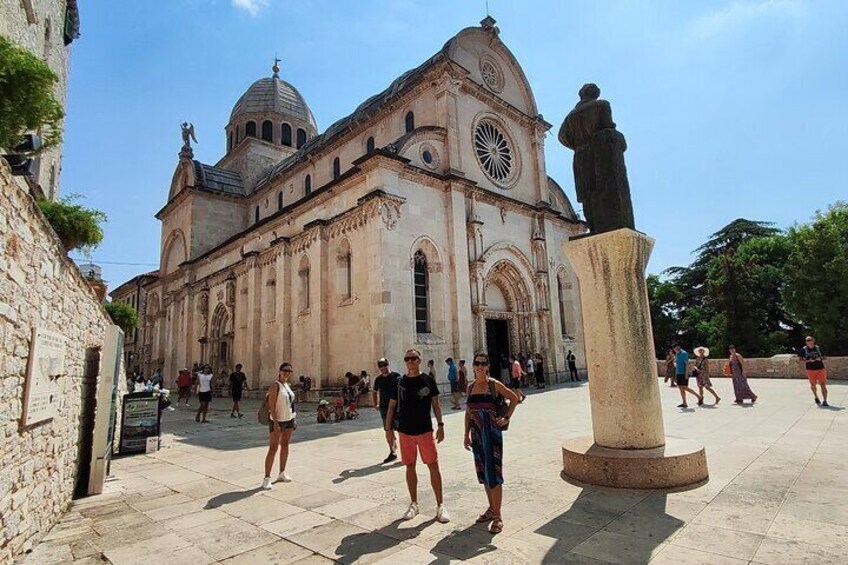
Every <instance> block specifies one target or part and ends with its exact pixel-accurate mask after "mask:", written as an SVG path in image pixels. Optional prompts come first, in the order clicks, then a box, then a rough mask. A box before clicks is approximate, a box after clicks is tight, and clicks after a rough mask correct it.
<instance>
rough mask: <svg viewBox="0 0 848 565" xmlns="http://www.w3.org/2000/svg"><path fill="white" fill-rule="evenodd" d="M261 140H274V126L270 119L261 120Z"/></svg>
mask: <svg viewBox="0 0 848 565" xmlns="http://www.w3.org/2000/svg"><path fill="white" fill-rule="evenodd" d="M262 140H263V141H270V142H273V141H274V126H273V124H271V120H265V121H264V122H262Z"/></svg>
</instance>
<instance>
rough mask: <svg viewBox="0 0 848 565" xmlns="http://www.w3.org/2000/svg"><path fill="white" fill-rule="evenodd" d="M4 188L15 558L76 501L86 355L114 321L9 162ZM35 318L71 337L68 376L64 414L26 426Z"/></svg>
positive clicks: (1, 462)
mask: <svg viewBox="0 0 848 565" xmlns="http://www.w3.org/2000/svg"><path fill="white" fill-rule="evenodd" d="M0 193H2V194H3V202H2V204H0V367H2V373H0V427H2V431H0V528H1V529H2V533H1V534H0V563H9V562H11V560H13V559H15V558H16V557H17V556H19V555H20V554H21V553H23V552H25V551H27V550H28V549H29V548H30V547H31V546H32V545H33V544H34V543H35V542H37V541H38V539H39V538H40V536H42V535H44V534H45V533H46V532H47V531H48V530H49V529H50V527H52V526H53V525H54V524H55V523H56V522H57V521H58V519H59V518H60V516H61V515H62V513H63V512H64V511H65V509H66V508H67V507H68V506H69V504H70V502H71V498H72V497H73V494H74V486H75V481H76V477H77V472H78V469H77V467H78V461H79V454H78V451H79V435H80V431H79V430H80V420H81V418H80V417H81V411H82V405H83V401H84V400H83V394H84V391H83V386H82V383H83V374H84V368H85V359H86V353H87V351H88V350H90V349H92V348H99V347H101V346H102V344H103V339H104V335H105V329H106V326H107V324H108V323H109V319H108V315H107V314H106V312H105V311H104V310H103V308H102V306H101V305H100V303H99V302H98V301H97V299H96V298H95V296H94V292H93V291H92V290H91V289H90V288H89V286H88V284H87V283H86V282H85V280H84V279H83V278H82V276H81V275H80V273H79V271H78V270H77V268H76V267H75V266H74V264H73V263H72V262H71V261H70V260H69V259H68V258H67V255H66V253H65V251H64V249H63V248H62V246H61V243H60V242H59V240H58V238H57V237H56V235H55V234H54V233H53V230H52V229H51V228H50V226H49V224H48V223H47V221H46V220H45V218H44V216H42V214H41V212H40V211H39V210H38V207H37V206H36V204H35V202H34V200H33V199H32V198H31V197H30V195H29V194H28V192H27V190H26V187H25V186H24V185H23V183H21V182H20V181H19V179H17V178H13V177H11V176H10V175H9V168H8V166H7V165H6V163H5V161H2V160H0ZM35 325H38V326H40V327H43V328H45V329H48V330H52V331H57V332H61V333H62V334H64V335H65V336H66V337H67V340H68V341H67V349H66V358H65V365H66V370H67V374H66V375H65V376H63V377H60V378H59V387H60V390H61V399H60V402H59V409H58V410H59V412H58V416H57V417H56V418H55V419H53V420H52V421H48V422H46V423H41V424H37V425H35V426H31V427H29V428H23V427H22V426H21V417H22V410H23V397H24V383H25V376H26V367H27V358H28V355H29V350H30V341H31V332H32V327H33V326H35ZM120 383H121V384H123V383H124V378H123V376H121V378H120ZM125 386H126V385H124V387H125ZM118 421H120V419H119V420H118Z"/></svg>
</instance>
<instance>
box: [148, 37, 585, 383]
mask: <svg viewBox="0 0 848 565" xmlns="http://www.w3.org/2000/svg"><path fill="white" fill-rule="evenodd" d="M274 80H279V79H278V77H275V78H274ZM274 84H276V83H274ZM251 88H254V87H251ZM281 88H282V87H281ZM287 88H289V89H291V90H293V87H291V86H290V85H288V86H287ZM245 96H247V97H248V98H249V92H248V93H246V95H245ZM243 100H245V97H242V100H240V102H239V105H237V109H238V108H240V107H242V106H244V103H243ZM304 104H305V102H304ZM252 108H253V111H254V113H256V115H259V114H258V113H257V112H259V113H261V112H265V114H262V115H271V114H269V113H273V112H275V111H276V110H275V109H274V108H270V107H269V108H268V109H264V110H263V109H262V108H258V109H257V108H256V107H255V106H254V107H252ZM275 108H276V107H275ZM260 111H261V112H260ZM299 112H300V114H301V115H311V112H309V110H308V108H306V109H301V110H299ZM236 113H237V112H236V110H234V115H235V114H236ZM251 115H253V114H251ZM481 117H483V118H484V119H485V123H487V124H494V126H493V127H496V129H497V135H495V134H494V133H493V131H494V130H491V129H490V130H488V131H487V132H486V135H488V137H486V138H485V140H484V141H485V142H486V143H489V144H495V145H497V144H498V143H499V140H500V139H501V138H500V137H498V135H502V136H503V139H508V140H509V144H510V145H509V152H508V153H503V152H502V153H501V154H500V155H499V159H500V161H499V162H498V163H497V164H495V165H491V166H487V165H489V164H490V160H489V158H488V157H486V156H485V155H483V156H481V155H480V153H479V151H478V149H479V146H481V143H478V142H475V128H476V127H477V125H478V124H479V123H480V121H481V119H483V118H481ZM244 119H246V118H244V117H240V118H239V120H241V121H239V122H238V123H236V122H233V121H232V120H231V123H230V125H229V126H228V128H227V132H228V134H229V133H231V132H237V131H238V128H239V127H240V124H242V122H243V121H244ZM275 119H276V118H275ZM285 119H288V118H286V117H285V116H281V117H279V120H285ZM279 120H278V121H279ZM276 123H277V122H275V124H276ZM274 127H278V126H277V125H275V126H274ZM549 128H550V124H548V123H547V122H545V121H544V120H543V119H542V117H541V115H540V114H539V112H538V109H537V108H536V104H535V100H534V98H533V93H532V91H531V89H530V86H529V84H528V83H527V80H526V78H525V76H524V73H523V72H522V70H521V68H520V66H519V65H518V63H517V62H516V60H515V58H514V57H513V55H512V54H511V53H510V51H509V50H508V49H507V48H506V46H505V45H504V44H503V43H502V42H501V41H500V38H499V37H498V34H497V28H495V27H493V26H485V25H484V26H481V27H470V28H466V29H465V30H462V31H461V32H460V33H459V34H457V35H456V36H454V37H453V38H452V39H451V40H450V41H448V43H447V44H446V45H445V47H444V48H443V49H442V50H441V51H440V52H439V53H438V54H437V55H436V56H434V57H433V58H431V59H429V60H428V61H427V62H425V63H424V64H422V65H421V66H420V67H418V68H416V69H414V70H413V71H411V72H410V73H406V74H405V75H404V76H403V78H402V79H399V80H397V81H395V82H394V83H392V85H391V86H390V87H389V88H388V89H386V90H385V91H384V92H382V93H380V94H378V95H376V96H374V97H372V98H369V100H368V101H366V102H365V103H363V104H362V105H360V107H359V108H358V109H357V111H356V112H355V113H354V114H353V115H351V116H349V117H347V118H343V119H342V120H340V121H339V122H337V123H336V124H333V125H332V126H331V127H330V128H329V129H328V130H327V131H325V132H324V133H322V134H321V135H318V136H317V137H315V138H311V137H310V139H309V141H307V143H306V144H304V145H303V147H302V148H301V149H300V150H298V151H296V152H294V153H290V152H284V154H283V153H281V154H280V156H279V159H278V161H277V162H276V164H275V165H273V166H272V167H270V168H268V169H265V170H264V172H263V173H262V174H258V173H257V171H255V170H243V169H241V168H239V167H241V166H242V165H244V164H245V163H247V164H248V165H249V166H255V163H257V162H258V161H256V160H251V158H249V157H250V154H251V153H250V152H251V151H253V150H254V149H251V148H252V147H254V146H255V150H256V151H265V153H263V154H270V153H268V152H270V151H272V150H277V149H279V148H275V147H272V146H271V145H273V144H270V143H268V142H264V141H263V140H260V139H252V138H249V139H243V140H241V141H240V142H239V141H236V142H235V147H233V148H232V149H228V155H226V156H225V157H224V158H223V159H222V160H221V161H220V162H219V163H218V164H216V165H215V166H209V165H205V164H202V163H199V162H197V161H192V160H190V159H188V158H186V157H183V158H182V159H181V161H180V164H179V165H178V166H177V171H176V172H175V174H174V181H173V183H172V186H171V187H170V190H169V191H168V195H169V198H168V203H167V204H166V205H165V207H164V208H163V209H162V210H161V211H160V212H159V214H158V215H157V217H158V218H159V219H160V220H161V222H162V241H163V245H162V256H161V265H162V267H161V269H160V273H159V278H158V279H157V280H156V281H155V282H154V283H151V284H149V285H147V286H146V287H145V290H146V293H147V298H146V303H147V305H148V307H147V309H146V312H145V316H144V319H143V327H144V328H146V331H145V332H144V339H145V340H146V342H147V344H149V348H147V349H145V350H146V351H147V352H148V354H147V358H146V360H145V363H146V365H145V370H150V371H152V370H155V369H156V368H159V367H161V368H162V369H163V371H164V374H165V378H166V380H167V379H168V378H169V376H171V375H176V372H177V371H178V370H179V369H180V368H182V367H190V366H192V364H193V363H195V362H197V363H210V364H211V365H212V366H213V369H214V372H215V374H216V375H219V374H221V373H222V372H226V371H230V370H231V369H232V367H233V366H234V365H235V363H241V364H242V365H243V366H244V370H245V372H246V374H247V375H248V378H249V379H250V381H251V384H252V386H256V385H262V384H267V383H269V382H270V381H271V380H272V379H273V378H274V375H275V374H276V369H277V367H278V366H279V364H280V363H281V362H283V361H290V362H292V363H293V364H294V368H295V371H296V374H297V375H300V374H305V375H309V376H311V377H312V380H313V383H315V384H316V385H317V386H333V385H335V384H337V383H338V382H339V381H340V379H341V378H342V376H343V375H344V373H345V372H346V371H359V370H362V369H366V370H368V371H373V370H374V369H375V367H374V365H375V361H376V359H378V358H379V357H383V356H385V357H387V358H389V359H390V360H391V362H392V363H393V365H394V366H395V368H396V369H399V370H400V369H402V366H403V364H402V357H403V353H404V350H405V349H406V348H408V347H417V348H418V349H420V350H421V352H422V354H423V355H424V357H425V358H427V359H430V358H432V359H436V360H439V361H441V360H442V359H444V358H446V357H449V356H450V357H454V358H464V359H470V358H471V357H472V355H473V353H474V351H476V350H481V349H482V350H488V351H489V352H490V354H493V355H496V356H501V355H506V354H509V353H518V352H523V353H529V352H539V353H541V354H542V355H543V356H544V357H545V366H546V370H547V372H548V373H549V374H552V373H554V372H556V371H565V370H566V363H565V352H566V350H568V349H572V350H574V351H575V353H576V354H577V355H578V358H580V360H581V364H582V351H583V347H582V342H581V334H580V331H579V328H580V327H581V319H580V312H579V311H578V309H577V308H576V307H575V305H576V304H579V300H577V296H576V293H577V287H576V284H572V283H571V281H572V280H573V277H572V276H571V275H570V273H571V268H570V266H569V265H568V263H567V261H566V259H565V257H564V256H563V255H562V252H561V245H560V242H561V241H562V240H563V239H566V238H568V237H571V236H574V235H577V234H580V233H582V232H584V231H585V229H584V225H583V223H582V222H581V221H580V220H579V219H578V217H577V216H576V215H575V214H574V211H573V208H572V207H571V204H570V203H569V201H568V198H567V197H566V195H565V194H564V193H563V191H562V189H560V187H559V185H557V184H556V183H555V182H553V181H552V180H551V179H549V177H548V176H547V174H546V173H545V163H544V151H543V142H544V135H543V134H544V132H545V131H547V130H548V129H549ZM198 129H202V128H200V127H199V128H198ZM210 129H211V128H210ZM275 131H276V130H275ZM275 135H276V134H275ZM310 135H311V134H310ZM274 143H277V142H276V138H274ZM266 146H267V147H266ZM228 147H229V146H228ZM495 149H498V148H497V147H493V150H495ZM235 153H238V155H239V156H240V157H239V158H238V159H236V158H235V157H234V156H233V155H234V154H235ZM504 155H506V156H504ZM504 159H506V160H507V161H509V160H510V159H512V161H511V162H512V163H515V167H514V168H512V169H510V171H509V175H508V181H509V182H504V180H503V179H504V178H506V177H505V176H504V174H502V173H503V171H502V166H503V161H504ZM250 163H253V164H254V165H250ZM245 166H247V165H245ZM499 167H501V168H499ZM498 175H500V177H501V178H494V177H495V176H498ZM250 179H257V180H250ZM563 273H564V274H563ZM561 276H564V277H565V280H567V281H568V284H569V285H570V286H569V288H568V295H567V296H561V295H562V292H561V289H562V288H563V285H561V284H559V278H558V277H561ZM561 300H568V305H567V307H566V306H563V307H559V302H560V301H561ZM563 317H567V318H568V320H567V322H563V321H562V319H561V318H563ZM561 328H575V331H574V332H573V333H569V334H568V336H567V337H564V336H565V333H564V332H563V331H561ZM439 374H442V375H443V374H444V371H439Z"/></svg>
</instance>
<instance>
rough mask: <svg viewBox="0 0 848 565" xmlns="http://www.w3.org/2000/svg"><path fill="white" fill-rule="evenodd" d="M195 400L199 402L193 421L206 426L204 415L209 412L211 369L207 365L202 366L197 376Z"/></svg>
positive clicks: (206, 421)
mask: <svg viewBox="0 0 848 565" xmlns="http://www.w3.org/2000/svg"><path fill="white" fill-rule="evenodd" d="M197 398H198V400H200V407H199V408H198V409H197V414H195V416H194V421H195V422H200V423H202V424H206V423H208V420H207V419H206V414H207V413H208V412H209V403H210V402H211V401H212V367H211V366H209V365H204V366H203V370H202V371H200V372H199V373H198V374H197ZM201 416H202V417H203V419H202V420H201V419H200V418H201Z"/></svg>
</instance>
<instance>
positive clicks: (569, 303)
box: [557, 270, 574, 339]
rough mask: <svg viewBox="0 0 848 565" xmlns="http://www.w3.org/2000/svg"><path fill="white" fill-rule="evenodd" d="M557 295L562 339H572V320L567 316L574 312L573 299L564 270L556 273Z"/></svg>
mask: <svg viewBox="0 0 848 565" xmlns="http://www.w3.org/2000/svg"><path fill="white" fill-rule="evenodd" d="M557 294H558V296H557V297H558V298H559V329H560V331H561V332H562V337H564V338H569V339H571V338H573V337H574V333H573V331H574V320H571V319H570V318H569V316H570V315H571V314H572V312H574V298H573V295H572V293H571V283H570V282H569V281H568V277H567V274H566V272H565V271H564V270H560V271H559V272H558V273H557Z"/></svg>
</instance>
